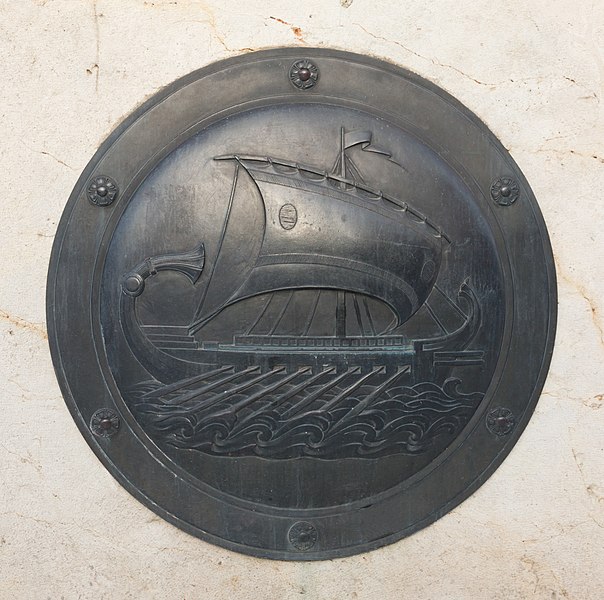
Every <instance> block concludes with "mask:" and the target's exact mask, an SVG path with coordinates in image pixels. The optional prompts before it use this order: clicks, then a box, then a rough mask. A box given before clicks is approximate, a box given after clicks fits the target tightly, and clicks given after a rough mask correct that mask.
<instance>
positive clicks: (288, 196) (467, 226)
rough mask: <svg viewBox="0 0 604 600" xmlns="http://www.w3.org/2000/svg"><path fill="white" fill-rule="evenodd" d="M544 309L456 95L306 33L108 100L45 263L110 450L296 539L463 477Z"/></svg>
mask: <svg viewBox="0 0 604 600" xmlns="http://www.w3.org/2000/svg"><path fill="white" fill-rule="evenodd" d="M555 314H556V288H555V274H554V267H553V260H552V255H551V250H550V246H549V241H548V237H547V233H546V229H545V226H544V223H543V220H542V217H541V215H540V212H539V209H538V206H537V203H536V201H535V198H534V196H533V194H532V192H531V190H530V188H529V186H528V183H527V182H526V180H525V178H524V177H523V175H522V173H521V172H520V170H519V169H518V167H517V166H516V164H515V163H514V162H513V160H512V159H511V157H510V156H509V154H508V153H507V152H506V151H505V149H504V148H503V146H502V145H501V144H500V143H499V142H498V141H497V140H496V139H495V137H494V136H493V134H492V133H490V132H489V130H488V129H487V128H486V127H485V126H484V125H483V124H482V123H481V122H480V121H479V119H477V118H476V117H475V116H474V115H473V114H472V113H470V112H469V111H468V110H467V109H466V108H464V107H463V106H461V105H460V104H459V102H457V101H455V100H454V99H453V98H451V97H450V96H449V95H448V94H446V93H445V92H443V91H442V90H440V89H438V88H437V87H436V86H434V85H433V84H431V83H429V82H427V81H424V80H423V79H421V78H420V77H418V76H416V75H414V74H412V73H409V72H408V71H405V70H403V69H401V68H398V67H395V66H393V65H390V64H387V63H384V62H380V61H377V60H374V59H371V58H367V57H363V56H357V55H353V54H349V53H344V52H337V51H331V50H311V49H306V48H305V49H295V48H289V49H281V50H271V51H265V52H258V53H254V54H248V55H246V56H242V57H238V58H235V59H232V60H227V61H223V62H220V63H216V64H214V65H211V66H209V67H207V68H204V69H201V70H200V71H197V72H195V73H192V74H191V75H189V76H187V77H185V78H183V79H181V80H179V81H177V82H175V83H174V84H172V85H171V86H169V87H168V88H166V89H165V90H163V91H162V92H160V93H159V94H158V95H156V96H155V97H153V98H152V99H151V100H149V101H148V102H146V103H145V104H144V105H143V106H142V107H140V108H139V109H138V110H137V111H136V112H135V113H134V114H133V115H132V116H131V117H129V118H128V119H127V120H126V121H125V122H124V123H122V124H121V125H120V126H119V127H118V128H117V129H116V130H115V132H114V133H113V134H112V135H111V136H110V137H109V139H108V140H107V141H106V142H105V143H104V144H103V145H102V146H101V148H100V149H99V151H98V152H97V154H96V155H95V156H94V158H93V159H92V161H91V162H90V164H89V165H88V167H87V168H86V170H85V171H84V173H83V174H82V176H81V177H80V179H79V181H78V183H77V185H76V187H75V189H74V191H73V193H72V195H71V197H70V199H69V202H68V204H67V207H66V209H65V212H64V215H63V218H62V220H61V223H60V226H59V231H58V234H57V237H56V241H55V244H54V248H53V254H52V260H51V266H50V272H49V284H48V326H49V332H50V335H49V338H50V344H51V350H52V355H53V360H54V364H55V368H56V371H57V375H58V378H59V381H60V383H61V387H62V390H63V394H64V396H65V399H66V402H67V404H68V406H69V408H70V410H71V412H72V414H73V417H74V419H75V420H76V422H77V424H78V426H79V427H80V429H81V431H82V433H83V435H84V436H85V437H86V439H87V441H88V443H89V444H90V446H91V447H92V449H93V450H94V451H95V453H96V454H97V455H98V457H99V458H100V460H101V461H102V462H103V464H104V465H105V466H106V467H107V469H109V471H111V473H112V474H113V475H114V476H115V477H116V478H117V479H118V480H119V481H120V482H121V483H122V484H123V485H124V486H125V487H126V488H127V489H128V490H129V491H130V492H131V493H132V494H133V495H134V496H136V497H137V498H138V499H139V500H141V501H142V502H144V503H145V504H146V505H147V506H149V507H150V508H151V509H152V510H154V511H155V512H157V513H158V514H159V515H161V516H163V517H164V518H165V519H167V520H168V521H170V522H172V523H174V524H176V525H178V526H179V527H182V528H183V529H185V530H186V531H188V532H190V533H193V534H195V535H198V536H199V537H201V538H204V539H206V540H208V541H211V542H214V543H216V544H219V545H222V546H225V547H227V548H231V549H233V550H238V551H241V552H246V553H250V554H254V555H257V556H264V557H270V558H282V559H298V560H310V559H324V558H331V557H336V556H344V555H349V554H353V553H357V552H361V551H365V550H369V549H372V548H376V547H378V546H381V545H384V544H387V543H390V542H393V541H395V540H398V539H400V538H402V537H403V536H406V535H408V534H410V533H412V532H414V531H416V530H418V529H419V528H421V527H424V526H425V525H427V524H429V523H431V522H432V521H434V520H436V519H437V518H438V517H440V516H441V515H443V514H444V513H446V512H447V511H448V510H450V509H451V508H453V507H454V506H456V505H457V504H459V503H460V502H461V501H462V500H463V499H464V498H466V497H467V496H468V495H469V494H471V493H472V492H473V491H474V490H475V489H476V488H477V487H478V486H479V485H480V484H481V483H482V482H484V481H485V479H486V478H487V477H488V476H489V475H490V474H491V473H492V472H493V471H494V470H495V468H496V467H497V466H498V465H499V464H500V463H501V461H502V460H503V458H504V457H505V456H506V455H507V453H508V452H509V451H510V449H511V448H512V446H513V445H514V443H515V441H516V440H517V439H518V436H519V435H520V433H521V432H522V430H523V429H524V427H525V425H526V424H527V421H528V419H529V417H530V415H531V413H532V411H533V408H534V406H535V403H536V402H537V399H538V397H539V393H540V391H541V388H542V385H543V382H544V378H545V375H546V371H547V367H548V364H549V360H550V356H551V352H552V346H553V337H554V328H555Z"/></svg>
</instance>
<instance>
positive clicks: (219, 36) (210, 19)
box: [177, 4, 254, 53]
mask: <svg viewBox="0 0 604 600" xmlns="http://www.w3.org/2000/svg"><path fill="white" fill-rule="evenodd" d="M200 8H201V10H202V11H203V12H204V13H205V15H206V17H207V19H206V20H204V21H200V20H197V19H187V20H185V21H177V23H183V22H185V23H202V24H203V25H209V27H210V29H211V30H212V32H213V33H214V37H215V38H216V40H218V43H219V44H220V45H221V46H222V47H223V48H224V49H225V50H226V51H227V52H231V53H232V52H253V51H254V48H249V47H245V48H231V47H230V46H228V44H227V43H226V39H225V36H224V34H223V33H222V32H221V31H220V30H219V29H218V26H217V24H216V15H215V14H214V11H213V10H212V9H211V8H210V7H209V6H207V5H206V4H200Z"/></svg>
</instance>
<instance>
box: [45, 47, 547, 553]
mask: <svg viewBox="0 0 604 600" xmlns="http://www.w3.org/2000/svg"><path fill="white" fill-rule="evenodd" d="M302 55H304V56H308V57H331V58H339V59H343V60H347V59H348V60H350V61H352V62H355V63H359V64H365V65H368V66H373V67H376V68H379V69H382V70H387V71H390V72H392V73H394V74H395V75H398V76H400V77H402V78H404V79H407V80H409V81H412V82H413V83H415V84H416V85H419V86H421V87H423V88H425V89H427V90H429V91H432V92H433V93H435V94H437V95H438V96H440V97H441V98H442V99H443V100H444V101H446V102H447V103H448V104H450V105H451V106H452V107H453V108H455V109H456V110H457V111H458V112H460V113H461V114H462V115H463V116H464V117H465V118H467V119H468V120H470V121H471V122H473V123H474V124H475V125H476V126H477V127H479V128H480V129H481V130H482V133H483V135H485V136H487V137H488V139H489V142H490V143H491V144H492V145H493V146H494V147H495V148H497V150H498V151H499V152H500V153H501V154H502V155H503V156H504V157H505V158H506V162H507V163H508V164H509V165H511V166H512V167H513V169H514V175H515V176H517V177H518V178H519V181H520V184H521V186H522V188H524V190H526V191H527V192H528V193H527V196H528V200H529V202H530V204H531V208H532V212H533V215H534V219H535V223H536V225H537V227H538V230H539V234H540V237H541V242H542V250H543V253H544V257H545V259H546V265H545V266H546V271H547V281H548V297H549V314H548V326H547V337H546V340H545V344H544V348H545V352H544V354H543V359H542V362H541V367H540V369H539V373H538V375H537V377H536V379H535V384H534V387H533V391H532V394H531V397H530V399H529V400H528V402H527V403H526V405H525V410H524V412H523V414H522V418H521V419H520V420H519V421H518V422H517V424H516V426H515V429H514V431H513V433H512V434H510V436H509V437H508V438H507V439H506V442H505V444H504V445H503V447H502V448H501V450H500V452H499V453H498V454H497V455H496V456H495V457H494V458H493V460H492V461H491V463H490V464H489V466H488V467H487V468H486V469H485V470H483V471H482V472H481V473H480V474H479V476H477V477H476V478H475V479H474V480H473V481H472V482H471V483H470V484H469V485H468V486H467V487H466V488H465V489H464V490H463V492H462V493H460V494H458V495H457V496H455V497H454V498H452V499H451V500H450V501H449V502H448V503H446V504H445V505H444V506H441V507H440V509H439V510H437V511H435V512H433V513H432V514H430V515H429V516H428V517H426V518H425V519H423V520H421V521H419V522H415V523H414V524H413V525H412V526H410V527H407V528H405V529H403V530H401V531H398V532H395V533H393V534H392V535H389V536H386V537H382V538H379V539H378V540H375V541H372V542H370V543H364V544H359V545H357V546H347V547H345V548H340V549H338V550H327V551H321V552H314V553H312V552H311V553H299V554H294V553H291V552H288V551H275V550H265V549H260V548H257V547H249V546H245V545H242V544H239V543H235V542H232V541H230V540H225V539H223V538H221V537H217V536H215V535H211V534H208V533H207V532H204V531H201V530H200V529H198V528H197V527H194V526H191V525H190V524H188V523H186V522H184V521H182V520H181V519H180V518H179V517H177V516H176V515H173V514H171V513H170V512H168V511H167V510H165V509H164V508H162V507H161V506H159V505H157V504H156V503H154V502H153V500H152V499H150V498H149V497H147V496H146V495H144V494H143V493H142V492H141V491H140V490H139V489H138V488H137V487H136V486H135V485H133V484H132V483H131V482H130V481H129V480H128V479H127V478H126V477H125V476H124V475H123V474H122V473H121V471H120V470H119V468H118V467H117V466H116V465H115V464H114V463H113V462H112V461H111V459H110V458H109V456H108V455H107V454H106V453H105V451H104V449H103V447H102V446H101V445H100V444H99V443H98V442H97V440H96V439H95V438H94V437H93V436H92V434H91V433H90V431H89V428H88V423H86V422H85V421H84V419H83V418H82V416H81V414H80V411H79V409H78V406H77V404H76V401H75V399H74V398H73V396H72V394H71V391H70V388H69V385H68V382H67V380H66V377H65V373H64V370H63V366H62V360H61V356H60V352H59V347H58V330H59V324H58V322H57V321H55V315H54V307H55V304H54V302H55V291H56V289H55V283H56V279H55V275H56V273H57V270H58V268H59V257H60V250H61V246H62V242H63V240H64V237H65V234H66V230H67V227H68V224H69V220H70V217H71V213H72V211H73V209H74V207H75V204H76V202H77V201H78V199H79V196H80V194H81V190H82V188H83V186H84V185H85V184H86V182H87V181H88V179H89V178H90V176H91V175H92V173H93V172H94V169H95V168H96V166H97V163H98V162H99V160H100V159H101V158H102V157H103V156H104V155H105V154H106V152H107V151H108V150H109V149H110V148H111V146H112V145H113V143H114V142H115V141H116V140H117V139H118V138H119V137H120V136H121V135H123V134H124V133H125V132H126V130H127V129H128V128H129V127H130V126H131V125H132V124H133V123H134V122H136V121H137V120H138V119H139V118H140V117H141V116H142V115H144V114H145V113H146V112H147V111H148V110H149V109H151V108H152V107H153V106H155V105H156V104H158V103H160V102H161V101H163V100H165V99H166V98H168V97H169V96H170V95H172V94H173V93H174V92H176V91H177V90H179V89H180V88H181V87H184V86H186V85H187V84H189V83H191V82H194V81H196V80H198V79H201V78H203V77H205V76H207V75H210V74H212V73H216V72H218V71H221V70H223V69H226V68H228V67H230V66H233V65H238V64H243V63H246V62H248V61H250V60H254V59H255V58H258V59H261V58H272V57H275V58H279V57H289V58H291V59H295V58H298V57H300V56H302ZM46 300H47V315H46V316H47V326H48V339H49V345H50V351H51V356H52V360H53V364H54V368H55V371H56V374H57V378H58V381H59V385H60V388H61V391H62V393H63V396H64V398H65V401H66V404H67V406H68V408H69V410H70V412H71V414H72V416H73V418H74V420H75V421H76V424H77V425H78V427H79V429H80V431H81V432H82V434H83V436H84V437H85V439H86V441H87V443H88V444H89V445H90V447H91V448H92V450H93V451H94V453H95V454H96V455H97V457H98V458H99V460H100V461H101V462H102V463H103V464H104V465H105V467H106V468H107V469H108V470H109V472H110V473H111V474H112V475H113V476H114V477H115V478H116V479H117V480H118V481H119V482H120V484H121V485H122V486H123V487H125V488H126V489H127V490H128V491H129V492H130V493H131V494H132V495H133V496H135V497H136V498H137V499H138V500H140V501H141V502H143V504H145V505H146V506H147V507H149V508H151V509H152V510H153V511H154V512H156V513H157V514H158V515H160V516H161V517H162V518H164V519H166V520H167V521H169V522H171V523H173V524H174V525H177V526H178V527H180V528H181V529H183V530H185V531H187V532H188V533H191V534H193V535H196V536H198V537H201V538H202V539H206V540H207V541H210V542H212V543H214V544H217V545H219V546H223V547H225V548H228V549H231V550H235V551H238V552H243V553H246V554H252V555H254V556H258V557H266V558H273V559H285V560H318V559H325V558H336V557H343V556H349V555H353V554H357V553H359V552H363V551H367V550H372V549H375V548H378V547H381V546H383V545H386V544H389V543H392V542H394V541H397V540H399V539H401V538H402V537H405V536H407V535H409V534H410V533H413V532H415V531H417V530H419V529H421V528H423V527H425V526H426V525H428V524H430V523H432V522H434V521H435V520H437V519H438V518H440V517H441V516H442V515H444V514H445V513H447V512H449V511H450V510H451V509H452V508H454V507H455V506H457V505H458V504H460V503H461V502H463V500H465V499H466V498H467V497H469V496H470V495H471V494H472V493H473V492H474V491H475V490H476V489H478V488H479V487H480V486H481V485H482V483H483V482H484V481H486V479H488V477H489V476H490V475H491V474H492V473H493V472H494V471H495V470H496V469H497V467H498V466H499V465H500V464H501V462H502V461H503V460H504V459H505V457H506V456H507V455H508V454H509V452H510V451H511V449H512V448H513V447H514V445H515V443H516V441H517V440H518V438H519V437H520V435H521V434H522V432H523V430H524V428H525V427H526V425H527V424H528V421H529V419H530V417H531V415H532V413H533V411H534V408H535V405H536V403H537V401H538V399H539V396H540V393H541V390H542V388H543V385H544V383H545V378H546V376H547V371H548V368H549V364H550V362H551V356H552V353H553V347H554V338H555V328H556V319H557V288H556V274H555V267H554V261H553V257H552V249H551V244H550V240H549V237H548V234H547V229H546V226H545V222H544V220H543V217H542V215H541V212H540V211H539V209H538V205H537V203H536V200H535V198H534V195H533V193H532V191H531V190H530V186H529V184H528V182H527V181H526V179H525V178H524V176H523V174H522V172H521V171H520V169H519V167H518V165H517V164H516V163H515V161H514V160H513V159H512V157H511V156H510V155H509V153H508V152H507V150H506V149H505V148H504V147H503V145H502V144H501V143H500V142H499V141H498V139H497V138H496V137H495V135H494V134H493V133H492V132H491V131H490V130H489V129H488V128H487V127H486V125H485V124H484V123H483V122H482V121H481V120H480V119H479V118H478V117H477V116H476V115H474V114H473V113H472V112H471V111H470V110H469V109H467V108H466V107H465V106H463V105H462V104H461V103H460V102H459V101H457V100H456V99H455V98H453V97H452V96H451V95H450V94H448V93H447V92H445V91H444V90H442V89H441V88H439V87H438V86H436V85H435V84H433V83H431V82H429V81H427V80H425V79H423V78H422V77H420V76H418V75H416V74H415V73H412V72H410V71H408V70H407V69H404V68H401V67H398V66H395V65H393V64H391V63H388V62H385V61H383V60H378V59H375V58H371V57H367V56H363V55H358V54H354V53H350V52H344V51H339V50H326V49H321V48H304V49H298V48H280V49H271V50H262V51H259V52H254V53H247V54H244V55H240V56H237V57H233V58H228V59H225V60H221V61H219V62H216V63H213V64H211V65H209V66H206V67H203V68H201V69H198V70H196V71H193V72H192V73H190V74H188V75H185V76H184V77H181V78H179V79H177V80H176V81H174V82H173V83H171V84H170V85H168V86H166V87H165V88H163V89H162V90H160V91H159V92H158V93H156V94H154V95H153V96H152V97H151V98H149V99H148V100H146V101H145V102H144V103H143V104H141V105H140V106H139V107H138V108H137V109H136V110H135V111H134V112H133V113H131V114H130V115H129V116H128V117H127V118H125V119H124V120H123V121H122V122H121V123H120V125H119V126H117V127H116V128H115V129H114V131H112V133H111V134H110V135H109V136H108V137H107V139H106V140H105V141H104V142H103V143H102V144H101V145H100V147H99V149H98V150H97V152H96V153H95V154H94V156H93V158H92V159H91V160H90V162H89V163H88V165H87V166H86V168H85V169H84V171H83V172H82V174H81V176H80V177H79V179H78V181H77V182H76V185H75V187H74V190H73V191H72V193H71V195H70V197H69V200H68V202H67V205H66V207H65V209H64V212H63V215H62V217H61V221H60V223H59V225H58V229H57V235H56V238H55V242H54V244H53V249H52V254H51V259H50V265H49V270H48V282H47V297H46Z"/></svg>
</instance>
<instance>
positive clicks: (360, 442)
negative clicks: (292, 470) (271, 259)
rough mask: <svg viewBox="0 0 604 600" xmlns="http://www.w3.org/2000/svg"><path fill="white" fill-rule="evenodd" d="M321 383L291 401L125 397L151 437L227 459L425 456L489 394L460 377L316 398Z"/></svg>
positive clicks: (254, 391)
mask: <svg viewBox="0 0 604 600" xmlns="http://www.w3.org/2000/svg"><path fill="white" fill-rule="evenodd" d="M255 375H257V373H256V374H255ZM321 385H323V388H325V385H324V382H323V383H322V384H315V385H309V386H308V387H306V388H305V389H304V391H303V393H299V394H295V395H292V397H289V398H287V395H288V390H293V389H294V388H295V387H296V386H295V385H294V384H293V383H287V384H284V385H280V387H279V392H278V393H272V394H271V393H266V394H262V393H259V392H258V386H256V387H254V386H251V387H250V388H249V389H246V390H245V393H233V394H230V393H229V390H224V391H221V392H214V393H213V394H209V395H203V394H202V395H201V396H196V395H195V388H193V390H191V389H190V388H189V389H185V390H184V391H183V389H178V390H172V388H171V387H169V386H167V389H166V392H165V393H163V392H162V388H161V386H160V384H157V383H156V382H145V383H142V384H139V385H137V386H136V387H135V388H133V389H132V390H131V391H130V393H129V395H128V397H129V403H130V407H131V410H132V411H133V413H134V414H135V416H136V417H137V419H138V420H139V422H141V424H142V425H143V427H144V428H145V430H146V431H147V432H148V433H149V434H150V435H151V437H153V438H155V439H157V440H158V441H159V442H163V443H166V444H169V445H172V446H174V447H176V448H181V449H188V450H196V451H199V452H204V453H208V454H215V455H228V456H254V455H255V456H263V457H270V458H292V457H297V456H313V457H319V458H342V457H370V458H375V457H378V456H385V455H390V454H397V453H403V454H411V455H415V454H421V453H423V452H425V451H427V450H428V449H430V448H431V447H432V446H433V445H434V444H435V443H437V441H438V440H441V441H443V439H444V438H447V439H453V438H454V437H455V436H456V435H457V434H458V433H459V431H460V430H461V429H462V428H463V427H464V425H465V424H466V423H467V422H468V421H469V419H470V418H471V416H472V414H473V413H474V411H475V409H476V407H477V406H478V404H479V403H480V401H481V400H482V398H483V396H484V394H483V393H481V392H473V393H463V392H462V391H461V389H460V388H461V381H460V380H459V379H448V380H447V381H445V383H444V384H443V385H442V386H439V385H437V384H435V383H430V382H426V383H419V384H416V385H412V386H402V385H396V386H395V387H389V388H386V389H385V390H383V391H382V392H381V393H379V394H378V395H377V396H375V397H373V398H372V396H371V394H372V393H373V394H374V395H375V390H376V387H377V385H379V382H377V383H374V384H372V385H363V386H361V387H359V388H358V389H356V390H355V392H354V394H352V395H345V396H343V391H344V390H345V386H344V385H336V386H334V387H332V388H331V389H329V390H327V391H325V392H324V393H322V394H321V395H320V396H319V397H317V398H316V399H314V398H315V396H317V394H318V392H319V391H320V388H321ZM172 387H173V386H172ZM206 387H207V386H206ZM284 397H286V398H287V401H283V400H282V399H283V398H284ZM340 397H343V398H344V399H343V400H342V401H338V399H339V398H340ZM368 397H369V398H372V400H371V402H369V403H367V398H368ZM334 399H335V400H334Z"/></svg>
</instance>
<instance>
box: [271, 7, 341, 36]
mask: <svg viewBox="0 0 604 600" xmlns="http://www.w3.org/2000/svg"><path fill="white" fill-rule="evenodd" d="M351 4H352V2H351ZM269 19H272V20H273V21H277V23H281V25H287V26H288V27H289V28H290V29H291V30H292V32H293V34H294V36H296V39H297V40H298V41H299V42H301V43H302V44H306V40H305V39H304V37H303V35H302V29H300V27H296V26H295V25H292V24H291V23H288V22H287V21H284V20H283V19H279V18H278V17H269Z"/></svg>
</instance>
